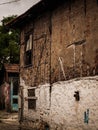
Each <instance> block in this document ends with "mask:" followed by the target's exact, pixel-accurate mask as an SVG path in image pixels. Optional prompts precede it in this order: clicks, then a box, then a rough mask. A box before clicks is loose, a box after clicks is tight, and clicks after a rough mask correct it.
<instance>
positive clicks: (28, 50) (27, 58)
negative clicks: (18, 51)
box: [25, 34, 32, 65]
mask: <svg viewBox="0 0 98 130" xmlns="http://www.w3.org/2000/svg"><path fill="white" fill-rule="evenodd" d="M31 64H32V34H30V35H27V36H26V45H25V65H31Z"/></svg>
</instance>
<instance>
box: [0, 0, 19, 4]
mask: <svg viewBox="0 0 98 130" xmlns="http://www.w3.org/2000/svg"><path fill="white" fill-rule="evenodd" d="M18 1H20V0H13V1H8V2H5V3H0V5H4V4H11V3H14V2H18Z"/></svg>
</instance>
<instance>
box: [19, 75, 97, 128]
mask: <svg viewBox="0 0 98 130" xmlns="http://www.w3.org/2000/svg"><path fill="white" fill-rule="evenodd" d="M21 81H22V80H21ZM22 82H23V81H22ZM21 85H24V89H23V92H24V97H26V96H27V92H26V91H27V89H26V87H27V86H26V84H25V82H24V83H23V84H21ZM97 86H98V76H93V77H85V78H76V79H72V80H69V81H59V82H56V83H54V84H53V86H52V93H51V100H50V95H49V84H45V85H40V86H38V88H36V97H37V106H36V110H35V111H32V110H29V109H28V107H27V103H28V101H27V100H25V99H24V106H25V107H24V120H25V119H27V120H26V122H25V125H26V124H28V123H27V122H28V121H29V122H31V124H30V125H31V126H32V128H34V127H37V128H39V124H41V123H42V125H43V127H45V126H44V125H45V124H46V123H47V124H48V125H49V127H50V129H51V130H63V129H64V130H89V129H91V130H97V129H98V123H97V121H98V114H97V113H98V105H97V104H98V94H97V91H98V87H97ZM77 93H78V94H77ZM50 101H51V102H50ZM50 104H51V105H50ZM43 127H42V128H43ZM40 130H41V128H40ZM42 130H43V129H42Z"/></svg>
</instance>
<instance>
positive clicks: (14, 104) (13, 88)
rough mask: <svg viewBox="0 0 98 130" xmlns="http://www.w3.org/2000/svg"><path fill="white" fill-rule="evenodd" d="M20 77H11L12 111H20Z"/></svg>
mask: <svg viewBox="0 0 98 130" xmlns="http://www.w3.org/2000/svg"><path fill="white" fill-rule="evenodd" d="M18 80H19V79H18V78H17V77H13V78H11V109H12V111H18V88H19V84H18Z"/></svg>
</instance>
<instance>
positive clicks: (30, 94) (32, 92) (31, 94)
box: [28, 89, 35, 97]
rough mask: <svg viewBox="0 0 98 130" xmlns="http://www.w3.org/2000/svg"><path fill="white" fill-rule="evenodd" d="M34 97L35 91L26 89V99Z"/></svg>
mask: <svg viewBox="0 0 98 130" xmlns="http://www.w3.org/2000/svg"><path fill="white" fill-rule="evenodd" d="M32 96H33V97H35V89H28V97H32Z"/></svg>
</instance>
